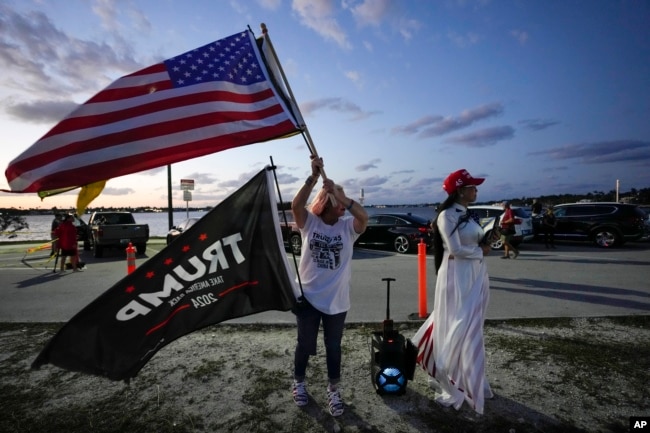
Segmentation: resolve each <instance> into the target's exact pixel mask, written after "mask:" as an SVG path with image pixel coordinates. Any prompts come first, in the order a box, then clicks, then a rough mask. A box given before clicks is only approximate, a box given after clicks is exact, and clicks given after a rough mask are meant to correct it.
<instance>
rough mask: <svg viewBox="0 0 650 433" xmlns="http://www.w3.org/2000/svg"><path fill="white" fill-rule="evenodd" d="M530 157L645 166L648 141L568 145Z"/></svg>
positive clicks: (648, 156)
mask: <svg viewBox="0 0 650 433" xmlns="http://www.w3.org/2000/svg"><path fill="white" fill-rule="evenodd" d="M530 155H542V156H547V157H549V158H550V159H553V160H559V161H562V160H567V159H577V160H580V161H581V162H583V163H585V164H607V163H615V162H638V163H642V164H646V165H647V164H648V162H649V161H650V141H641V140H617V141H601V142H595V143H581V144H569V145H566V146H558V147H554V148H551V149H546V150H540V151H537V152H530Z"/></svg>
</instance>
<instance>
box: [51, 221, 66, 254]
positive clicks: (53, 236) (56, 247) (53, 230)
mask: <svg viewBox="0 0 650 433" xmlns="http://www.w3.org/2000/svg"><path fill="white" fill-rule="evenodd" d="M62 220H63V219H62V215H61V214H60V213H56V214H54V219H53V220H52V228H51V229H50V239H51V240H52V246H51V247H52V252H51V253H50V257H53V256H55V255H56V254H57V253H58V252H59V241H58V240H57V239H58V236H57V235H56V229H57V228H58V227H59V225H60V224H61V222H62Z"/></svg>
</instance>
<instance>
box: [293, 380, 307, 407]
mask: <svg viewBox="0 0 650 433" xmlns="http://www.w3.org/2000/svg"><path fill="white" fill-rule="evenodd" d="M291 391H292V394H293V402H294V403H296V406H307V403H309V394H307V384H306V383H305V382H296V381H295V380H294V381H293V386H292V387H291Z"/></svg>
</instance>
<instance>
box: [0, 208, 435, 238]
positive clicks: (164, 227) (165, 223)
mask: <svg viewBox="0 0 650 433" xmlns="http://www.w3.org/2000/svg"><path fill="white" fill-rule="evenodd" d="M366 210H367V211H368V214H370V215H372V214H376V213H383V212H386V213H408V212H410V213H412V214H414V215H419V216H422V217H424V218H427V219H431V218H433V216H434V215H435V212H434V208H433V207H387V208H375V207H372V208H366ZM206 213H207V212H206V211H189V213H188V212H187V211H179V212H174V215H173V221H174V224H178V223H180V222H181V221H184V220H185V219H187V218H188V216H189V218H201V217H202V216H203V215H205V214H206ZM89 217H90V215H84V217H83V220H84V221H86V222H88V218H89ZM133 217H134V218H135V222H136V223H138V224H148V225H149V236H151V237H165V236H166V235H167V232H168V231H169V220H168V219H169V216H168V214H167V212H143V213H134V214H133ZM53 219H54V216H53V215H27V216H25V220H26V221H27V224H29V228H27V229H23V230H18V231H16V232H14V233H13V234H11V235H9V234H8V233H3V234H2V235H0V242H25V241H40V240H45V241H48V240H49V239H50V227H51V225H52V220H53Z"/></svg>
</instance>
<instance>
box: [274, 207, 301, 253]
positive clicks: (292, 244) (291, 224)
mask: <svg viewBox="0 0 650 433" xmlns="http://www.w3.org/2000/svg"><path fill="white" fill-rule="evenodd" d="M285 216H286V218H287V220H286V223H285V220H284V218H285ZM278 217H279V219H280V230H281V231H282V240H283V241H284V245H285V246H286V247H287V248H290V249H291V250H292V251H293V253H294V254H296V255H300V251H301V248H302V237H301V236H300V229H299V228H298V226H297V225H296V221H295V220H294V219H293V212H291V211H290V210H287V211H285V212H282V211H280V212H279V213H278Z"/></svg>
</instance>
